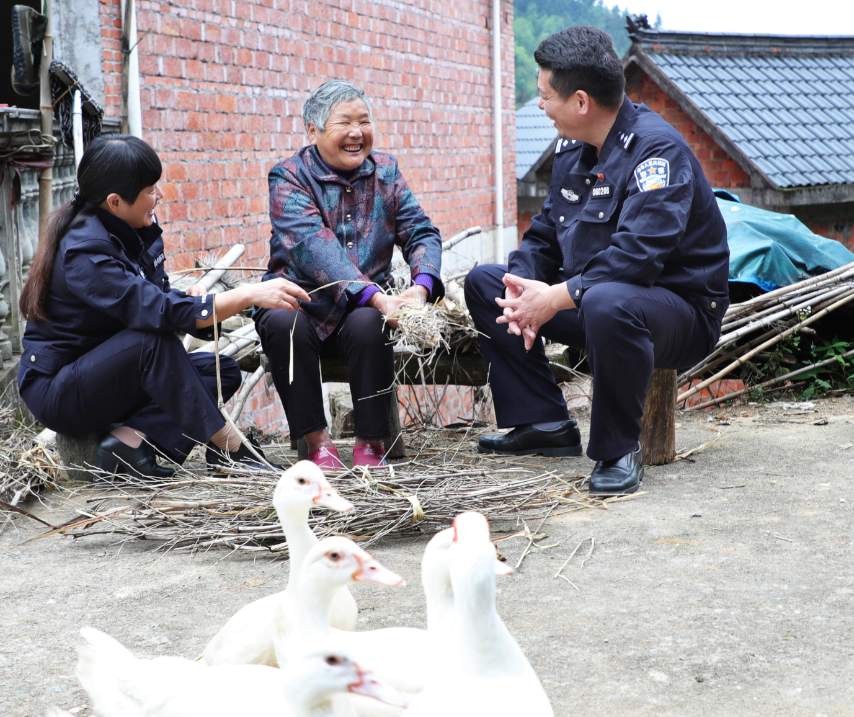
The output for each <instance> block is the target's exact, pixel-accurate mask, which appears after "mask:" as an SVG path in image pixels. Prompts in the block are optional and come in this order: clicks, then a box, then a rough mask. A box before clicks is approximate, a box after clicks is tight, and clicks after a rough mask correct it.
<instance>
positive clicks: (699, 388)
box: [676, 291, 854, 404]
mask: <svg viewBox="0 0 854 717" xmlns="http://www.w3.org/2000/svg"><path fill="white" fill-rule="evenodd" d="M852 299H854V291H851V292H850V293H849V294H847V295H846V296H845V297H844V298H842V299H839V300H838V301H836V302H834V303H832V304H831V305H830V306H827V307H826V308H824V309H822V310H821V311H818V312H816V313H815V314H813V315H812V316H810V317H809V318H807V319H804V320H803V321H799V322H798V323H796V324H794V325H793V326H790V327H789V328H788V329H786V330H785V331H783V332H781V333H779V334H776V335H775V336H773V337H772V338H770V339H768V341H765V342H764V343H762V344H760V345H759V346H757V347H756V348H754V349H752V350H751V351H748V352H747V353H746V354H742V355H741V356H739V357H738V358H737V359H736V360H735V361H733V362H732V363H730V364H729V365H728V366H726V367H725V368H723V369H721V370H720V371H718V372H717V373H716V374H715V375H714V376H710V377H709V378H707V379H706V380H704V381H701V382H700V383H698V384H697V385H696V386H692V387H691V388H690V389H688V390H687V391H685V392H684V393H681V394H679V396H677V397H676V403H677V404H679V403H682V401H684V400H686V399H688V398H690V397H691V396H693V395H694V394H695V393H699V392H700V391H702V390H703V389H704V388H706V387H707V386H709V385H711V384H712V383H714V382H715V381H718V380H720V379H721V378H723V377H724V376H726V375H727V374H728V373H730V372H731V371H734V370H735V369H737V368H738V367H739V366H741V365H743V364H745V363H747V361H748V359H750V358H752V357H753V356H755V355H756V354H758V353H759V352H761V351H764V350H765V349H767V348H768V347H769V346H773V345H774V344H776V343H779V342H780V341H782V340H783V339H785V338H786V337H787V336H791V335H792V334H793V333H794V332H795V331H798V330H799V329H800V328H802V327H804V326H809V325H810V324H813V323H815V322H816V321H818V320H819V319H820V318H822V317H824V316H827V314H829V313H830V312H831V311H834V310H836V309H838V308H839V307H840V306H843V305H845V304H847V303H848V302H849V301H851V300H852Z"/></svg>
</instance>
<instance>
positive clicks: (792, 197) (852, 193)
mask: <svg viewBox="0 0 854 717" xmlns="http://www.w3.org/2000/svg"><path fill="white" fill-rule="evenodd" d="M758 191H759V193H760V194H761V195H762V201H763V202H764V203H765V204H767V205H768V206H780V207H807V206H817V205H823V204H843V203H847V202H854V184H816V185H810V186H800V187H774V188H770V187H769V188H767V189H764V190H761V189H760V190H758Z"/></svg>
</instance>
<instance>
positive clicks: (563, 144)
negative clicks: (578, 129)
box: [555, 137, 581, 154]
mask: <svg viewBox="0 0 854 717" xmlns="http://www.w3.org/2000/svg"><path fill="white" fill-rule="evenodd" d="M580 146H581V142H579V141H578V140H577V139H565V138H563V137H558V140H557V142H555V154H560V153H561V152H565V151H566V150H569V149H576V148H577V147H580Z"/></svg>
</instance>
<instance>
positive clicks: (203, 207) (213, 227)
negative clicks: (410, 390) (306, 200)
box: [101, 0, 516, 269]
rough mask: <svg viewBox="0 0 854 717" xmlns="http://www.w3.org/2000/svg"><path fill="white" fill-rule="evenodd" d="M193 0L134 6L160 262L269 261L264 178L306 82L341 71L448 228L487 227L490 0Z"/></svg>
mask: <svg viewBox="0 0 854 717" xmlns="http://www.w3.org/2000/svg"><path fill="white" fill-rule="evenodd" d="M271 4H272V3H271V2H270V0H266V2H265V1H263V0H254V1H253V0H241V2H237V3H232V2H224V1H223V0H194V1H193V2H185V1H183V0H182V2H178V1H177V0H173V2H168V1H166V0H149V1H147V2H146V1H145V0H143V1H142V2H139V3H138V5H137V6H138V18H137V20H138V28H139V36H140V37H141V38H142V39H141V40H140V43H139V52H140V57H139V62H140V71H141V75H142V78H141V85H142V108H143V132H144V137H145V139H146V140H147V141H149V142H150V143H151V144H152V145H153V146H154V147H155V148H156V149H157V150H158V152H159V153H160V155H161V158H162V159H163V162H164V165H165V167H166V170H165V174H164V180H165V181H164V182H163V189H164V192H165V194H166V200H168V201H167V202H166V203H165V204H164V206H163V208H162V210H161V212H160V215H161V219H162V220H163V222H164V224H165V225H166V228H167V232H168V234H167V241H169V243H170V257H171V260H170V269H175V268H182V267H185V266H189V265H190V264H192V262H193V260H194V259H195V257H196V256H197V255H198V253H199V251H200V250H202V249H215V248H218V247H222V246H228V245H230V244H232V243H234V242H236V241H243V242H244V243H247V244H248V245H249V246H248V252H247V253H248V255H247V256H245V259H246V260H247V261H249V263H258V262H263V261H264V259H265V257H266V255H267V240H268V237H269V223H268V219H267V195H266V174H267V171H268V169H269V168H270V167H271V166H272V165H273V164H274V163H275V162H276V161H277V160H278V159H279V158H281V157H284V156H287V155H290V154H292V153H293V152H294V151H296V150H297V149H299V147H301V146H302V145H303V144H304V142H305V137H304V132H303V127H302V120H301V119H300V113H301V110H302V103H303V101H304V99H305V97H306V96H307V94H308V92H309V91H310V90H311V89H313V88H315V87H316V86H317V85H318V84H320V82H322V81H323V80H324V79H327V78H329V77H343V78H347V79H352V80H353V81H354V82H356V83H357V84H359V85H361V86H363V87H364V88H365V89H366V91H367V92H368V94H369V96H370V97H371V98H372V99H373V101H374V109H375V117H376V134H377V137H376V141H375V144H376V146H377V148H378V149H382V150H386V151H390V152H392V153H394V154H395V155H397V156H398V158H399V160H400V164H401V167H402V169H403V172H404V174H405V176H406V177H407V180H408V181H409V183H410V185H411V186H412V188H413V190H414V191H415V193H416V196H417V197H418V198H419V200H420V201H421V203H422V205H423V206H424V208H425V209H426V211H427V212H428V214H429V215H430V217H431V218H432V219H433V221H434V223H435V224H436V225H437V226H438V227H439V228H440V229H441V230H442V231H443V233H445V234H448V235H450V234H452V233H454V232H456V231H458V230H459V229H461V228H463V227H465V226H469V225H472V224H480V225H481V226H484V227H492V226H494V209H493V193H492V182H493V178H492V175H493V172H492V161H493V160H492V117H491V112H492V79H491V78H492V74H491V45H490V29H489V24H490V21H491V16H490V8H491V4H490V3H489V2H487V1H486V0H417V1H415V2H408V1H405V0H404V1H399V0H386V1H385V2H359V3H357V2H355V1H354V0H317V1H316V2H314V3H309V4H308V7H309V8H311V10H310V12H309V13H307V11H306V6H307V4H306V3H304V2H297V1H296V0H290V1H287V0H286V1H285V2H280V3H277V5H278V7H276V8H273V7H270V5H271ZM101 7H102V17H103V21H104V22H103V27H104V30H103V50H104V70H105V75H106V77H105V81H106V87H107V92H106V112H107V114H108V115H113V116H115V115H117V114H119V112H120V106H121V105H120V91H121V78H120V74H119V73H120V68H121V54H120V44H119V35H118V29H119V26H120V25H119V19H118V16H119V0H102V6H101ZM502 10H503V13H502V35H503V38H502V39H503V48H504V52H503V57H502V70H503V92H504V108H505V109H504V117H505V121H504V123H503V124H504V147H505V155H504V160H505V172H504V177H505V189H504V193H505V203H506V204H505V216H506V221H512V218H513V217H514V216H515V212H516V207H515V195H516V192H515V181H514V173H513V171H514V161H513V151H512V147H513V144H514V140H515V136H514V135H515V128H514V123H513V112H514V92H513V82H514V74H513V33H512V24H513V5H512V2H511V1H510V0H502Z"/></svg>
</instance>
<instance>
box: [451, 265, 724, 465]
mask: <svg viewBox="0 0 854 717" xmlns="http://www.w3.org/2000/svg"><path fill="white" fill-rule="evenodd" d="M506 272H507V267H506V266H503V265H499V264H485V265H482V266H478V267H475V269H473V270H472V271H471V272H470V273H469V275H468V277H466V283H465V296H466V303H467V305H468V309H469V312H470V313H471V315H472V318H473V320H474V324H475V326H476V327H477V328H478V330H479V331H481V332H482V333H483V334H485V336H481V337H480V339H479V341H480V350H481V353H482V354H483V356H484V357H485V358H486V360H487V361H488V362H489V365H490V367H489V384H490V387H491V388H492V398H493V401H494V403H495V416H496V419H497V422H498V425H499V426H500V427H502V428H506V427H510V426H521V425H527V424H530V423H539V422H543V421H561V420H565V419H566V418H567V417H568V413H567V409H566V403H565V402H564V400H563V394H562V393H561V390H560V387H559V386H558V385H557V381H556V380H555V378H554V374H553V373H552V371H551V369H550V368H549V365H548V361H547V359H546V357H545V353H544V351H543V345H542V342H540V341H536V342H534V346H533V348H532V349H531V350H530V351H529V352H527V353H526V352H525V349H524V344H523V342H522V338H521V337H519V336H514V335H512V334H508V333H507V326H506V325H505V324H496V323H495V320H496V318H497V317H498V316H499V315H500V314H501V311H502V310H501V309H500V307H499V306H498V305H497V304H496V303H495V297H497V296H504V285H503V284H502V282H501V277H502V276H503V275H504V274H505V273H506ZM713 323H714V322H712V320H711V319H710V318H709V317H707V316H706V315H705V314H704V313H703V312H702V310H701V309H698V308H696V307H694V306H693V305H692V304H690V303H689V302H687V301H686V300H685V299H683V298H682V297H680V296H678V295H677V294H674V293H673V292H672V291H669V290H668V289H665V288H663V287H660V286H652V287H643V286H635V285H633V284H624V283H619V282H609V283H602V284H596V285H594V286H592V287H591V288H589V289H587V291H586V292H585V293H584V298H583V301H582V303H581V308H580V309H578V310H575V309H573V310H568V311H560V312H558V314H557V315H556V316H555V317H554V318H553V319H552V320H551V321H549V322H548V323H546V324H545V325H543V327H542V328H541V329H540V336H543V337H545V338H548V339H551V340H553V341H557V342H559V343H563V344H567V345H570V346H576V347H579V348H584V349H586V351H587V359H588V362H589V364H590V367H591V371H592V372H593V405H592V410H591V415H590V441H589V443H588V445H587V455H588V456H589V457H590V458H592V459H593V460H609V459H612V458H618V457H619V456H622V455H625V454H626V453H628V452H629V451H632V450H634V449H635V447H636V446H637V443H638V439H639V437H640V427H641V417H642V415H643V404H644V399H645V397H646V390H647V387H648V385H649V379H650V377H651V376H652V371H653V368H686V367H688V366H691V365H693V364H694V363H696V362H697V361H699V360H700V359H702V358H703V357H704V356H706V355H707V354H708V353H709V351H711V349H712V347H713V346H714V344H715V342H716V341H717V339H718V332H719V331H720V327H719V326H717V327H715V326H714V325H713Z"/></svg>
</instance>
